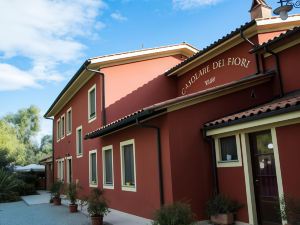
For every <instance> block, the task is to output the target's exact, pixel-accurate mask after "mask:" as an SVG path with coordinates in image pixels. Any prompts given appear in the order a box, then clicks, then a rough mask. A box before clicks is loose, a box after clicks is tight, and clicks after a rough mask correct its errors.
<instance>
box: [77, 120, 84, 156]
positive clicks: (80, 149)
mask: <svg viewBox="0 0 300 225" xmlns="http://www.w3.org/2000/svg"><path fill="white" fill-rule="evenodd" d="M76 154H77V157H80V156H82V154H83V144H82V126H80V127H78V128H77V129H76Z"/></svg>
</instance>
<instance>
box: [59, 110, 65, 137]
mask: <svg viewBox="0 0 300 225" xmlns="http://www.w3.org/2000/svg"><path fill="white" fill-rule="evenodd" d="M63 118H64V119H63ZM60 134H61V138H60V139H61V140H62V139H64V138H65V136H66V116H65V114H63V115H61V117H60Z"/></svg>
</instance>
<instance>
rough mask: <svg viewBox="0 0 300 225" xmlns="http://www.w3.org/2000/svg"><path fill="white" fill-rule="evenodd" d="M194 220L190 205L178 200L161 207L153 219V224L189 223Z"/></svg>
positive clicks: (176, 224)
mask: <svg viewBox="0 0 300 225" xmlns="http://www.w3.org/2000/svg"><path fill="white" fill-rule="evenodd" d="M194 222H195V219H194V214H193V212H192V210H191V207H190V206H189V205H188V204H185V203H180V202H177V203H174V204H172V205H166V206H163V207H161V208H160V209H159V210H157V211H156V212H155V215H154V219H153V225H191V224H193V223H194Z"/></svg>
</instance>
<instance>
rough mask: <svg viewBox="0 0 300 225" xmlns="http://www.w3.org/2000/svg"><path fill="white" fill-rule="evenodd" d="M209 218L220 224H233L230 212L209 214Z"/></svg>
mask: <svg viewBox="0 0 300 225" xmlns="http://www.w3.org/2000/svg"><path fill="white" fill-rule="evenodd" d="M210 220H211V222H213V223H214V224H222V225H226V224H233V221H234V220H233V214H232V213H227V214H218V215H214V216H210Z"/></svg>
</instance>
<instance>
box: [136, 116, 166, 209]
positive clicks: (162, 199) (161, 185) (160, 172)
mask: <svg viewBox="0 0 300 225" xmlns="http://www.w3.org/2000/svg"><path fill="white" fill-rule="evenodd" d="M136 125H138V126H139V127H141V128H150V129H155V131H156V135H157V136H156V140H157V159H158V177H159V194H160V206H163V205H164V204H165V196H164V183H163V169H162V151H161V138H160V128H159V127H157V126H154V125H147V124H141V123H140V121H139V120H138V118H137V119H136Z"/></svg>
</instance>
